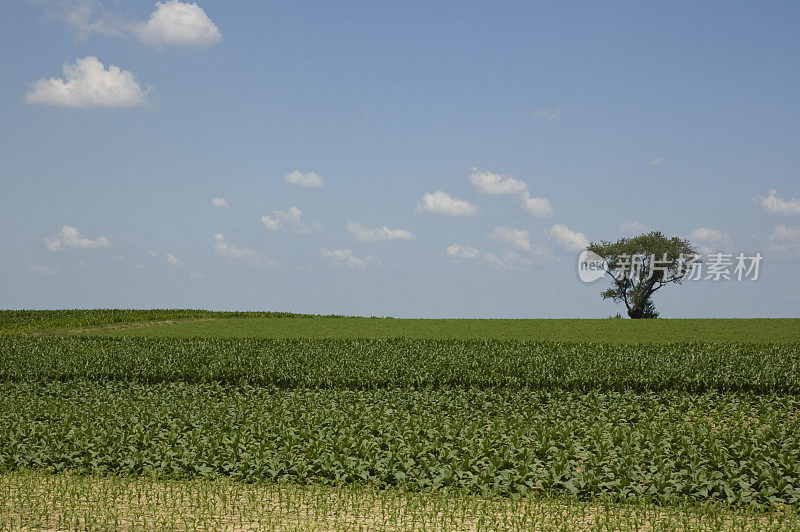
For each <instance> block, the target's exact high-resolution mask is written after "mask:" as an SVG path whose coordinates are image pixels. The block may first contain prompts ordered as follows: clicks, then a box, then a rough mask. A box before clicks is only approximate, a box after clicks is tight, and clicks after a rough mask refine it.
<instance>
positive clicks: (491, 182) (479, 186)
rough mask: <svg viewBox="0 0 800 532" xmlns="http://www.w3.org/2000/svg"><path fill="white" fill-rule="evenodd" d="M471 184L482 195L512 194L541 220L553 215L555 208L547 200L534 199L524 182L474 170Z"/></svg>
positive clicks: (531, 213) (530, 212) (470, 177)
mask: <svg viewBox="0 0 800 532" xmlns="http://www.w3.org/2000/svg"><path fill="white" fill-rule="evenodd" d="M469 182H470V183H472V186H474V187H475V189H476V190H477V191H478V192H480V193H481V194H511V195H514V196H516V197H517V200H518V201H519V203H520V205H522V208H523V209H525V211H526V212H527V213H528V214H530V215H531V216H534V217H537V218H541V217H546V216H552V215H553V207H552V205H550V200H548V199H547V198H537V197H533V196H532V195H531V193H530V190H528V185H527V183H525V182H524V181H521V180H519V179H514V178H513V177H508V176H505V175H500V174H496V173H494V172H483V171H480V170H478V169H477V168H473V169H472V173H471V174H470V176H469Z"/></svg>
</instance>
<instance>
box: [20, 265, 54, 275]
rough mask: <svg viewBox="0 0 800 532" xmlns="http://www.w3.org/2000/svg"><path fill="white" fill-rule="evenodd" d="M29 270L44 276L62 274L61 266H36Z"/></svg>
mask: <svg viewBox="0 0 800 532" xmlns="http://www.w3.org/2000/svg"><path fill="white" fill-rule="evenodd" d="M28 269H29V270H30V271H32V272H35V273H41V274H42V275H56V274H59V273H61V266H42V265H41V264H36V265H34V266H31V267H30V268H28Z"/></svg>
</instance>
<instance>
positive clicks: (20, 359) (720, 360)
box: [0, 337, 800, 394]
mask: <svg viewBox="0 0 800 532" xmlns="http://www.w3.org/2000/svg"><path fill="white" fill-rule="evenodd" d="M73 379H92V380H98V381H136V382H144V383H158V382H170V381H183V382H193V383H200V382H220V383H248V384H253V385H269V386H277V387H282V388H293V387H316V388H351V389H370V388H383V387H405V388H425V387H448V386H463V387H477V388H489V387H514V388H532V389H536V388H538V389H552V388H560V389H568V390H636V391H655V390H683V391H690V392H703V391H708V390H717V391H753V392H758V393H772V392H777V393H792V394H795V393H799V392H800V344H712V343H686V344H665V345H638V346H637V345H609V344H579V343H553V342H519V341H500V340H493V341H454V340H447V341H437V340H408V339H383V340H323V339H315V340H301V339H284V340H268V339H180V338H167V339H155V338H96V337H6V338H0V380H4V381H19V380H38V381H49V380H58V381H68V380H73Z"/></svg>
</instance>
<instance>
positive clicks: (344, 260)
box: [319, 247, 380, 270]
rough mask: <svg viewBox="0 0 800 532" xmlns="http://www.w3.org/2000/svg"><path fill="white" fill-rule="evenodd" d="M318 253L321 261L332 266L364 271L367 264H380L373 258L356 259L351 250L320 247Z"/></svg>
mask: <svg viewBox="0 0 800 532" xmlns="http://www.w3.org/2000/svg"><path fill="white" fill-rule="evenodd" d="M319 252H320V255H321V256H322V259H323V260H324V261H325V262H327V263H329V264H331V265H333V266H342V267H345V268H352V269H354V270H365V269H366V268H367V265H369V264H380V261H379V260H378V259H376V258H375V257H366V258H363V259H361V258H359V257H356V256H355V255H354V254H353V250H352V249H328V248H326V247H321V248H319Z"/></svg>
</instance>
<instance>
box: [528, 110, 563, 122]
mask: <svg viewBox="0 0 800 532" xmlns="http://www.w3.org/2000/svg"><path fill="white" fill-rule="evenodd" d="M533 117H534V118H544V119H546V120H560V119H561V108H560V107H559V108H557V109H534V110H533Z"/></svg>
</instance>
